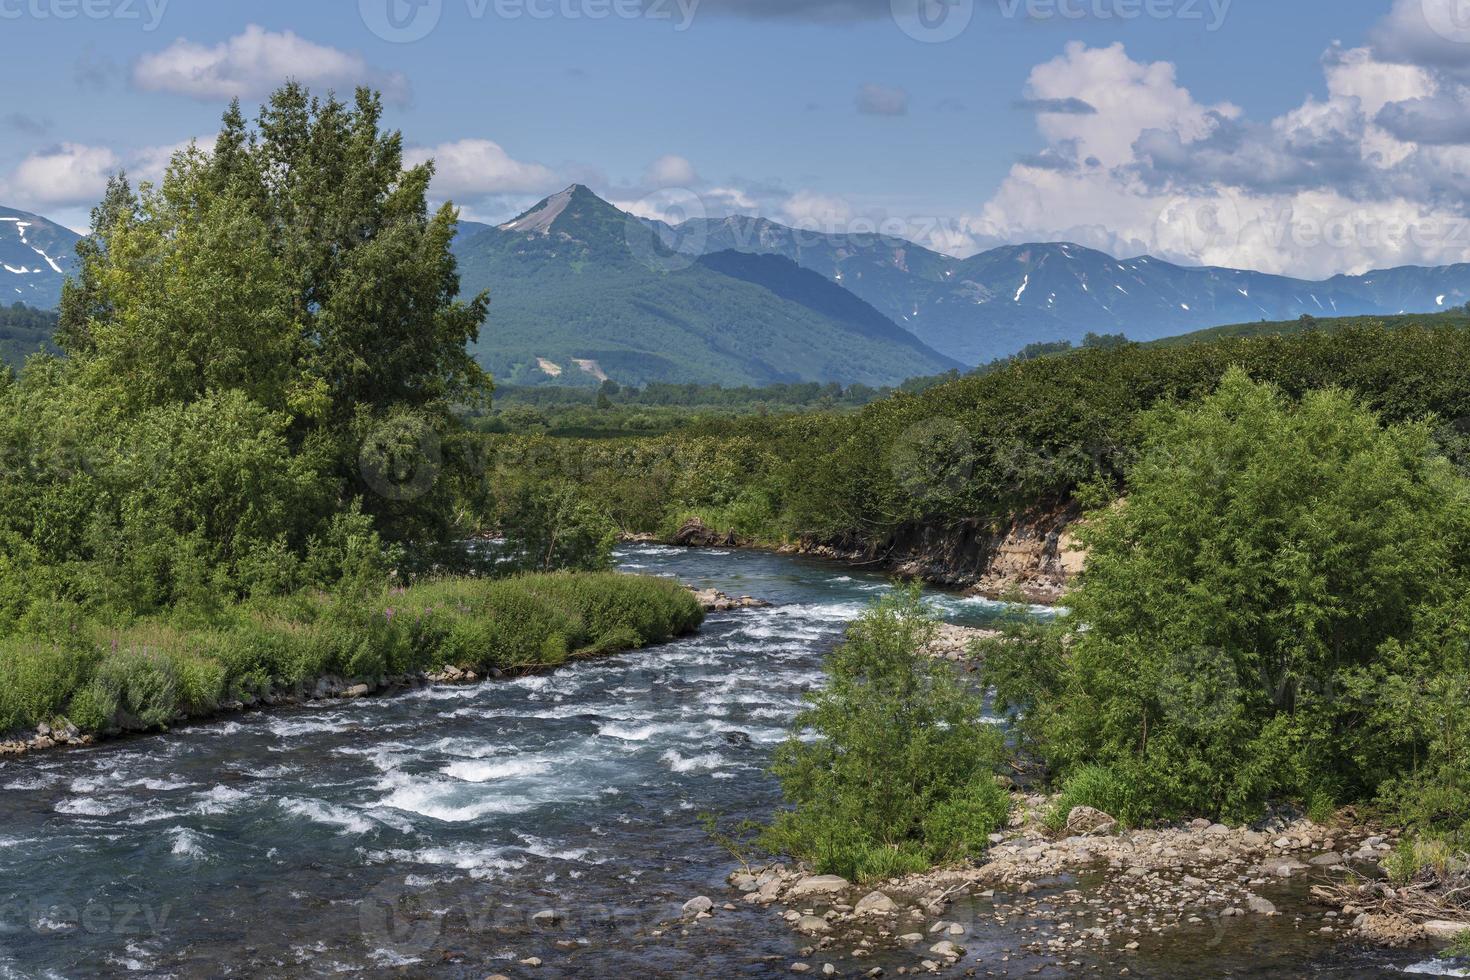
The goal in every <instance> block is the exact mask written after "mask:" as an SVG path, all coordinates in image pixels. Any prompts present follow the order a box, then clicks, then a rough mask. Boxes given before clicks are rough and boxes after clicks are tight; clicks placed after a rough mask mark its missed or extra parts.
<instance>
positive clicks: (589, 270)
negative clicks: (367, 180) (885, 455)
mask: <svg viewBox="0 0 1470 980" xmlns="http://www.w3.org/2000/svg"><path fill="white" fill-rule="evenodd" d="M455 253H456V255H457V257H458V259H459V263H460V276H461V281H462V284H463V288H464V291H465V293H467V294H473V293H475V292H478V291H479V290H481V289H489V290H490V293H491V312H490V319H489V321H488V323H487V324H486V326H485V328H484V329H483V331H482V333H481V337H480V343H479V345H478V348H477V350H476V354H477V356H478V357H479V358H480V360H481V362H482V363H483V364H484V365H485V366H486V367H488V368H489V369H490V370H491V371H493V372H494V373H495V375H496V377H497V378H499V379H501V380H502V381H506V382H509V383H515V384H535V383H538V382H545V381H548V380H552V379H555V380H556V381H557V382H559V383H563V384H564V383H568V382H576V381H580V382H583V383H593V382H595V381H596V380H598V379H600V378H601V377H603V376H606V377H610V378H612V379H613V380H616V381H618V382H621V383H626V384H634V385H643V384H647V383H649V382H659V381H667V382H681V383H691V382H692V383H704V384H712V383H719V384H726V385H763V384H771V383H775V382H796V381H823V382H826V381H838V382H842V383H853V382H862V383H864V384H871V385H885V384H896V383H898V382H900V381H902V380H904V379H905V378H909V377H913V376H915V375H923V374H933V373H936V372H942V371H945V370H948V369H949V368H951V367H954V366H955V363H954V362H953V361H951V360H949V359H948V358H946V357H944V356H943V355H940V354H938V353H936V352H935V351H933V350H931V349H929V348H928V347H926V346H925V345H924V344H923V343H922V342H921V341H919V340H918V339H917V338H915V337H914V336H913V335H912V334H910V333H908V332H907V331H905V330H903V329H901V328H900V327H898V326H897V325H895V324H893V323H892V321H890V320H888V319H887V318H886V317H884V316H883V315H882V314H881V313H879V312H878V311H877V310H875V309H873V308H872V307H871V306H869V305H868V304H866V303H864V302H862V301H861V300H859V299H858V298H857V297H854V296H852V295H851V294H849V293H847V292H846V291H844V290H842V289H841V287H839V286H836V285H835V284H833V283H831V282H828V281H827V280H825V279H824V278H823V277H821V276H819V275H816V274H815V273H811V272H808V271H806V270H803V269H801V268H799V267H798V266H796V265H795V264H794V263H792V262H789V261H787V260H785V259H779V258H770V259H761V260H759V261H752V260H751V257H748V256H721V255H710V256H706V257H704V258H701V259H698V260H696V259H695V258H694V257H692V256H679V255H675V254H673V253H671V252H670V251H669V250H668V249H666V248H665V247H664V246H663V244H662V242H661V241H660V240H659V238H658V236H657V232H656V231H655V230H654V229H652V228H650V227H649V226H648V225H647V224H645V223H644V222H642V221H639V220H638V219H636V218H631V217H630V216H628V215H626V214H624V213H623V212H621V211H619V210H618V209H617V208H615V207H613V206H612V205H611V204H608V203H607V202H606V201H603V200H602V199H600V198H598V197H597V196H596V195H595V194H593V193H592V192H591V191H589V190H587V189H586V188H585V187H581V186H580V185H578V186H573V187H570V188H568V189H567V190H565V191H563V192H561V193H560V194H556V195H553V196H552V197H550V198H547V199H546V200H545V201H543V202H541V203H540V204H538V205H537V206H536V207H535V208H532V209H531V210H530V211H528V212H526V213H525V214H523V215H521V216H520V217H519V218H517V219H516V220H515V221H512V222H509V223H507V224H505V225H502V226H500V227H499V228H492V229H486V230H482V231H479V232H478V233H477V234H470V235H462V236H461V237H460V239H459V240H458V241H457V242H456V244H455Z"/></svg>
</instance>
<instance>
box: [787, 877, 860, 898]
mask: <svg viewBox="0 0 1470 980" xmlns="http://www.w3.org/2000/svg"><path fill="white" fill-rule="evenodd" d="M851 887H852V885H851V883H849V882H848V880H847V879H846V878H842V877H839V876H837V875H811V876H810V877H807V878H803V879H801V880H800V881H798V882H797V883H796V884H794V885H792V886H791V890H790V891H788V892H787V893H786V897H787V898H788V899H790V898H802V897H804V896H806V895H839V894H841V893H842V892H845V891H847V890H848V889H849V888H851Z"/></svg>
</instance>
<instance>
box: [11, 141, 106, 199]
mask: <svg viewBox="0 0 1470 980" xmlns="http://www.w3.org/2000/svg"><path fill="white" fill-rule="evenodd" d="M121 165H122V161H121V160H120V159H119V158H118V156H117V154H116V153H114V152H113V151H112V150H110V149H108V148H107V147H104V146H86V145H83V144H80V143H62V144H61V145H60V146H56V147H52V148H51V149H48V150H42V151H41V152H39V153H33V154H31V155H30V156H28V157H26V158H25V159H24V160H22V161H21V162H20V165H19V166H18V167H16V168H15V172H14V173H13V174H11V176H10V180H9V181H8V182H7V183H8V184H9V185H10V188H11V192H12V193H13V194H15V195H16V196H18V197H19V198H20V199H21V201H22V203H24V204H26V205H32V206H40V207H50V206H55V205H75V204H91V203H94V202H96V201H98V200H100V199H101V198H102V194H103V192H104V191H105V190H106V189H107V178H108V176H110V175H111V174H113V173H115V172H117V170H118V169H119V168H120V167H121Z"/></svg>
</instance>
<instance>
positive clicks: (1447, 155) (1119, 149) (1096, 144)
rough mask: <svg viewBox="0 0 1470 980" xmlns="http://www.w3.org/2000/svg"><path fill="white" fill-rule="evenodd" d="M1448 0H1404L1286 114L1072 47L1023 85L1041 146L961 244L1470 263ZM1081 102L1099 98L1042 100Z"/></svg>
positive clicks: (1467, 185) (1323, 263) (1186, 256)
mask: <svg viewBox="0 0 1470 980" xmlns="http://www.w3.org/2000/svg"><path fill="white" fill-rule="evenodd" d="M1438 2H1439V0H1427V2H1426V3H1424V4H1422V5H1421V3H1420V0H1412V2H1397V3H1395V4H1394V6H1393V8H1392V10H1391V11H1390V13H1389V15H1388V16H1387V17H1386V18H1385V20H1384V22H1383V23H1382V24H1380V25H1379V26H1378V28H1377V29H1376V30H1375V31H1374V33H1373V34H1372V38H1371V43H1370V44H1368V45H1365V46H1363V47H1358V48H1343V47H1341V46H1337V45H1334V46H1333V47H1332V48H1330V49H1329V50H1328V51H1327V52H1326V53H1325V54H1324V55H1323V58H1322V71H1323V81H1324V88H1325V92H1326V95H1325V97H1323V96H1310V97H1308V98H1306V99H1304V100H1303V101H1302V102H1301V103H1300V104H1299V105H1297V106H1295V107H1294V108H1292V109H1290V110H1288V111H1286V112H1283V113H1281V114H1280V115H1278V116H1276V117H1275V118H1271V119H1250V118H1247V117H1246V116H1245V115H1244V113H1242V111H1241V110H1240V109H1239V108H1238V107H1236V106H1234V105H1231V104H1229V103H1218V104H1207V103H1203V102H1201V101H1200V100H1198V99H1196V98H1195V97H1194V96H1193V95H1192V94H1191V93H1190V92H1189V90H1188V89H1187V88H1186V87H1185V86H1184V85H1183V84H1182V83H1181V81H1180V79H1179V77H1178V72H1177V71H1176V69H1175V66H1174V65H1172V64H1170V63H1168V62H1152V63H1148V62H1139V61H1135V60H1133V59H1132V58H1130V57H1129V56H1128V54H1127V52H1126V51H1125V49H1124V48H1123V46H1122V45H1120V44H1115V45H1112V46H1110V47H1097V48H1093V47H1088V46H1086V45H1084V44H1081V43H1073V44H1070V45H1068V46H1067V48H1066V49H1065V51H1064V53H1063V54H1062V55H1061V56H1060V57H1058V58H1056V59H1054V60H1052V61H1049V62H1047V63H1045V64H1042V65H1038V66H1037V67H1036V68H1035V69H1034V70H1033V71H1032V72H1031V75H1030V77H1029V79H1028V81H1027V84H1026V87H1025V91H1024V93H1023V94H1024V97H1025V98H1024V101H1023V103H1022V104H1023V105H1024V106H1026V107H1030V108H1033V109H1035V110H1036V111H1037V128H1038V130H1039V131H1040V134H1041V136H1042V138H1043V144H1044V145H1043V147H1042V149H1041V150H1040V151H1039V152H1037V153H1034V154H1031V155H1028V156H1026V157H1023V158H1021V159H1020V160H1019V161H1018V162H1017V163H1016V164H1015V165H1014V166H1013V167H1012V169H1011V171H1010V173H1009V174H1008V175H1007V177H1006V179H1005V180H1004V181H1003V183H1002V185H1001V187H1000V188H999V190H998V191H997V192H996V193H995V194H994V195H993V196H992V197H991V198H990V199H989V200H988V201H987V202H986V203H985V205H984V206H983V207H982V208H981V209H980V211H979V212H978V213H976V214H973V215H968V216H965V217H964V218H963V219H962V221H961V222H960V224H961V227H963V228H964V230H965V232H966V234H967V235H968V236H969V242H968V243H966V245H967V247H965V246H960V247H961V250H964V251H974V250H976V249H978V248H981V247H985V246H987V245H990V244H994V243H997V242H1004V241H1011V242H1015V241H1034V240H1037V239H1047V240H1054V239H1071V240H1074V241H1077V242H1079V243H1081V244H1084V245H1090V246H1093V247H1096V248H1101V249H1104V250H1107V251H1110V252H1113V253H1114V254H1119V255H1136V254H1139V253H1143V252H1149V253H1153V254H1155V255H1159V256H1161V257H1164V258H1169V259H1173V260H1176V261H1183V262H1195V263H1203V264H1211V265H1225V266H1238V267H1246V268H1254V269H1261V270H1263V271H1268V272H1279V273H1285V274H1291V275H1302V276H1330V275H1333V274H1336V273H1340V272H1364V271H1367V270H1369V269H1372V268H1380V267H1384V266H1390V265H1398V264H1411V263H1423V264H1439V263H1449V262H1460V261H1467V260H1470V230H1467V229H1470V223H1467V221H1466V218H1467V213H1470V207H1467V206H1466V203H1465V202H1466V201H1467V200H1470V124H1467V123H1466V122H1465V120H1466V119H1470V87H1467V84H1466V82H1467V79H1466V78H1462V75H1463V74H1464V73H1465V72H1470V44H1461V45H1459V46H1458V47H1457V48H1455V49H1449V48H1446V47H1444V46H1443V44H1442V43H1441V42H1443V41H1444V37H1443V36H1442V34H1441V33H1439V31H1438V30H1437V29H1436V27H1435V26H1433V25H1431V23H1430V21H1431V20H1432V19H1433V18H1434V17H1435V16H1437V14H1436V13H1435V12H1436V11H1438V10H1439V8H1438V7H1437V6H1436V4H1437V3H1438ZM1441 13H1442V11H1441ZM1466 41H1467V42H1470V27H1467V35H1466ZM1074 102H1075V103H1083V104H1086V105H1087V106H1090V107H1091V108H1092V109H1093V110H1094V111H1091V112H1086V111H1082V112H1053V111H1046V108H1045V107H1053V106H1061V105H1071V104H1073V103H1074Z"/></svg>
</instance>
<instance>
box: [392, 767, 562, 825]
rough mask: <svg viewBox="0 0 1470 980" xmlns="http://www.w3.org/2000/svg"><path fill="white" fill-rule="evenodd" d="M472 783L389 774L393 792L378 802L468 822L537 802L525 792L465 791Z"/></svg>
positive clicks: (433, 817)
mask: <svg viewBox="0 0 1470 980" xmlns="http://www.w3.org/2000/svg"><path fill="white" fill-rule="evenodd" d="M472 785H473V784H468V783H461V782H448V781H445V780H440V779H414V778H411V777H404V776H398V775H396V774H390V776H389V777H388V779H387V780H386V781H385V783H384V788H390V789H391V790H392V792H390V793H389V794H388V795H387V796H385V797H384V798H383V799H381V800H379V801H378V803H377V806H379V807H383V808H386V809H389V810H401V811H404V812H407V813H417V814H418V815H419V816H422V817H428V818H430V819H431V820H439V821H442V822H444V823H469V822H470V821H472V820H478V819H479V818H481V817H484V816H488V815H490V814H499V813H523V812H525V811H526V810H529V809H531V808H532V807H533V806H535V805H536V802H535V801H533V800H530V799H528V798H526V797H524V796H508V795H504V794H495V795H492V796H483V795H481V796H472V795H470V794H469V793H467V792H466V790H468V789H470V787H471V786H472Z"/></svg>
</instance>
